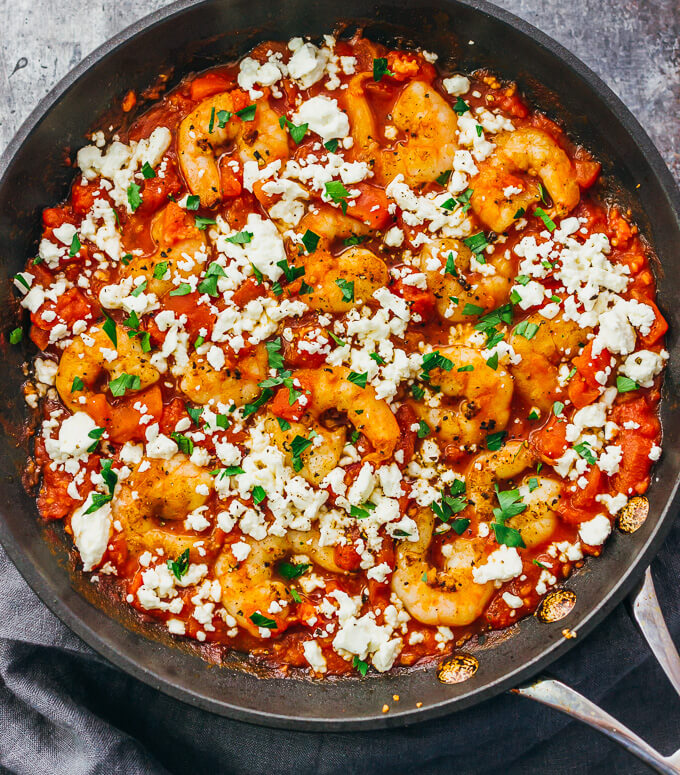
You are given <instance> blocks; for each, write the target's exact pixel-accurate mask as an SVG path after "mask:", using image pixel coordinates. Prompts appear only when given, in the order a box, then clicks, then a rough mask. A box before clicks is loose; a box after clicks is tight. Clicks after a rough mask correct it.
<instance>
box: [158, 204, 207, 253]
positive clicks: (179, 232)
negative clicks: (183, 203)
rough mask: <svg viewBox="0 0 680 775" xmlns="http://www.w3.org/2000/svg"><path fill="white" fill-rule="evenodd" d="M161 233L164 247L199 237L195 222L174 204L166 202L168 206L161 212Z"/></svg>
mask: <svg viewBox="0 0 680 775" xmlns="http://www.w3.org/2000/svg"><path fill="white" fill-rule="evenodd" d="M162 233H163V240H164V242H165V244H166V245H173V244H175V243H177V242H181V241H183V240H187V239H195V238H196V237H200V230H199V229H197V228H196V222H195V220H194V219H193V218H192V216H190V215H189V213H187V212H186V210H183V209H182V208H181V207H180V206H179V205H178V204H177V203H176V202H168V206H167V207H166V208H165V210H163V227H162Z"/></svg>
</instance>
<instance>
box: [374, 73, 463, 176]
mask: <svg viewBox="0 0 680 775" xmlns="http://www.w3.org/2000/svg"><path fill="white" fill-rule="evenodd" d="M392 123H393V124H394V126H396V127H397V129H399V130H401V131H402V132H404V133H405V134H406V140H405V142H403V143H401V142H398V143H396V144H395V146H394V147H393V148H392V149H390V150H386V151H383V153H382V165H381V170H380V173H381V174H380V176H379V177H378V182H382V183H384V184H387V183H389V182H390V181H391V180H393V179H394V178H395V176H396V175H399V174H402V175H403V176H404V179H405V181H406V182H407V183H408V184H409V185H410V186H412V187H413V186H418V185H420V184H421V183H430V182H433V181H434V180H435V179H436V178H437V177H438V176H439V175H441V174H442V173H443V172H446V171H447V170H450V169H451V167H452V166H453V157H454V154H455V152H456V149H457V143H456V129H457V128H458V117H457V116H456V113H455V112H454V110H453V109H452V108H451V106H450V105H449V104H448V102H446V100H445V99H444V98H443V97H442V96H441V95H440V94H438V93H437V92H436V91H435V90H434V88H433V87H432V86H431V85H430V84H427V83H425V82H424V81H411V82H410V83H409V85H408V86H407V87H406V88H405V89H404V90H403V91H402V92H401V94H400V95H399V97H398V98H397V101H396V102H395V104H394V107H393V108H392Z"/></svg>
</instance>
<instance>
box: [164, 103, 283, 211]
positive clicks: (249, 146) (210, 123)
mask: <svg viewBox="0 0 680 775" xmlns="http://www.w3.org/2000/svg"><path fill="white" fill-rule="evenodd" d="M256 105H257V108H256V110H255V118H254V120H253V121H242V120H241V119H240V118H239V117H238V116H236V115H232V114H233V113H235V112H236V110H237V108H236V105H235V102H234V93H233V92H225V93H223V94H217V95H215V96H214V97H210V98H209V99H207V100H204V101H203V102H201V103H200V105H199V106H198V107H197V108H196V109H195V110H194V111H193V113H190V114H189V115H188V116H187V117H186V118H185V119H184V120H183V121H182V123H181V124H180V126H179V132H178V137H177V150H178V156H179V164H180V168H181V170H182V174H183V175H184V179H185V180H186V182H187V186H188V187H189V190H190V191H191V193H192V194H198V196H199V197H200V200H201V204H202V205H203V206H204V207H213V206H214V205H216V204H217V203H218V202H219V201H221V199H222V186H221V183H220V171H219V167H218V164H217V158H216V156H217V149H219V148H223V147H225V146H227V145H228V144H229V143H231V142H234V141H235V143H236V147H237V149H238V151H239V156H240V158H241V160H242V161H244V162H245V161H250V160H256V161H257V160H258V159H262V160H263V161H264V163H265V164H267V163H269V162H272V161H274V160H275V159H285V158H287V156H288V136H287V134H286V132H285V130H284V129H283V128H282V127H281V126H280V125H279V115H278V113H276V111H274V110H273V109H272V108H271V107H270V105H269V101H268V98H267V96H264V97H261V98H260V99H259V100H257V103H256ZM222 111H226V112H227V113H228V114H229V115H230V118H229V120H228V121H226V122H224V126H221V125H220V124H221V123H222V122H221V121H220V114H222V115H224V114H223V113H222Z"/></svg>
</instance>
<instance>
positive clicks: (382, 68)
mask: <svg viewBox="0 0 680 775" xmlns="http://www.w3.org/2000/svg"><path fill="white" fill-rule="evenodd" d="M386 75H394V73H393V72H391V70H390V68H389V67H388V66H387V58H386V57H377V58H376V59H374V60H373V80H374V81H375V82H376V83H378V82H379V81H381V80H382V79H383V77H384V76H386Z"/></svg>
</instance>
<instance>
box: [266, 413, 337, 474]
mask: <svg viewBox="0 0 680 775" xmlns="http://www.w3.org/2000/svg"><path fill="white" fill-rule="evenodd" d="M303 419H307V420H311V418H309V417H307V418H303ZM288 425H289V427H288V428H287V429H286V430H283V429H282V428H281V426H280V425H279V423H278V421H277V420H276V418H275V417H271V416H270V417H267V418H266V420H265V422H264V427H265V430H266V431H267V433H268V434H269V435H270V436H271V438H272V440H273V441H274V443H275V444H276V446H277V447H278V448H279V449H280V450H281V451H282V452H283V453H284V454H285V455H286V463H287V464H288V465H289V466H290V465H292V462H293V451H292V444H293V440H294V439H295V437H296V436H302V437H305V438H306V436H307V435H308V434H309V431H310V429H313V430H314V431H315V433H316V434H317V436H318V437H319V438H320V439H321V443H320V444H318V443H317V444H315V445H313V446H312V447H310V448H309V449H307V450H305V451H304V452H303V453H302V454H301V455H300V460H301V462H302V468H301V469H300V470H299V471H298V472H297V473H298V475H299V476H301V477H303V478H304V479H306V480H307V481H308V482H309V483H310V484H311V485H314V486H315V487H318V486H319V484H320V483H321V481H322V480H323V479H324V477H325V476H326V475H327V474H329V473H330V472H331V471H332V470H333V469H334V468H335V467H336V466H337V465H338V461H339V460H340V458H341V457H342V450H343V447H344V446H345V430H344V428H338V429H336V430H334V431H331V430H328V429H327V428H324V427H323V426H322V425H320V424H319V423H314V422H309V423H303V422H289V423H288Z"/></svg>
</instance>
